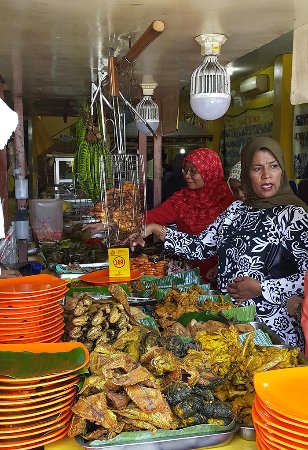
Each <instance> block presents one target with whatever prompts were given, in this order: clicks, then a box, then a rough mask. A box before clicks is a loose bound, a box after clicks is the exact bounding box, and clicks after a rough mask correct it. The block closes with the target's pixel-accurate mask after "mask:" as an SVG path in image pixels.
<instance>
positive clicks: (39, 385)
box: [0, 374, 78, 398]
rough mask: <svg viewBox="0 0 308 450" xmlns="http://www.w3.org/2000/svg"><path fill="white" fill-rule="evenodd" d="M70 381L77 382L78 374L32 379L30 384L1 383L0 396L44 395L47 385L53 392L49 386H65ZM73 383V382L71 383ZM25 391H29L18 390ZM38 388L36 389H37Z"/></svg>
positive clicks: (69, 383)
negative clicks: (50, 378) (47, 378)
mask: <svg viewBox="0 0 308 450" xmlns="http://www.w3.org/2000/svg"><path fill="white" fill-rule="evenodd" d="M72 381H74V382H76V381H77V382H78V375H76V374H73V375H66V376H62V377H61V378H56V379H52V380H45V379H43V380H39V381H33V383H32V384H18V385H14V384H9V383H7V384H4V383H1V385H0V398H7V397H8V396H9V395H10V397H12V396H15V395H16V396H18V397H23V398H25V397H31V396H38V395H44V394H46V392H47V389H46V387H48V392H53V391H52V389H51V391H50V390H49V388H52V387H53V386H54V387H55V388H57V387H59V386H60V387H63V388H65V387H66V388H67V387H68V386H69V385H71V383H72ZM73 384H74V383H73ZM23 390H25V391H27V390H30V391H29V392H20V391H23ZM37 390H38V391H37Z"/></svg>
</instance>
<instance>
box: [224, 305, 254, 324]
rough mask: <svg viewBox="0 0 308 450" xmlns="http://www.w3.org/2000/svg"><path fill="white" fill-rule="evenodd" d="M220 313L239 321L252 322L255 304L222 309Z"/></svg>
mask: <svg viewBox="0 0 308 450" xmlns="http://www.w3.org/2000/svg"><path fill="white" fill-rule="evenodd" d="M222 314H223V315H224V316H225V317H227V319H237V321H238V322H239V323H247V322H253V321H254V320H255V316H256V306H255V305H249V306H239V307H238V308H232V309H228V310H225V311H222Z"/></svg>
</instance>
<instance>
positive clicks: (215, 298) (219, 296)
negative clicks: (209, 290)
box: [198, 294, 232, 304]
mask: <svg viewBox="0 0 308 450" xmlns="http://www.w3.org/2000/svg"><path fill="white" fill-rule="evenodd" d="M222 298H223V299H224V301H226V302H230V303H232V300H231V297H230V295H228V294H205V295H198V303H199V304H202V302H205V301H207V300H211V301H212V302H218V301H219V300H221V299H222Z"/></svg>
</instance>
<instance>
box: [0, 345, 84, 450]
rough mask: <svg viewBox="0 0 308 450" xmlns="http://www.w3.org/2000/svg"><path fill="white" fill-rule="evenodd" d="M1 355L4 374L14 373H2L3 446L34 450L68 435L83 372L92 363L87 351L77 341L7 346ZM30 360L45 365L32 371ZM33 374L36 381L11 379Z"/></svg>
mask: <svg viewBox="0 0 308 450" xmlns="http://www.w3.org/2000/svg"><path fill="white" fill-rule="evenodd" d="M6 348H7V349H8V350H6ZM8 352H12V356H9V355H8ZM39 354H40V355H39ZM29 355H30V356H29ZM6 356H7V357H8V358H7V359H10V358H11V361H13V360H14V361H15V363H14V367H13V366H12V364H10V363H8V362H5V361H4V358H5V357H6ZM0 357H3V359H2V362H1V361H0V373H1V374H3V373H6V374H9V375H10V376H9V375H0V448H4V449H10V450H15V449H16V450H18V449H20V450H28V449H29V450H30V449H33V448H36V447H40V446H43V445H45V444H47V443H49V442H52V441H55V440H57V439H60V438H62V437H64V436H65V435H66V434H67V431H68V428H69V422H70V418H71V416H72V411H71V408H72V405H73V402H74V399H75V396H76V392H77V389H78V388H77V383H78V382H79V381H80V375H79V373H80V370H81V369H82V367H84V366H85V365H86V364H87V363H88V361H89V352H88V350H87V349H86V347H85V346H84V345H83V344H81V343H77V342H61V343H57V344H46V343H45V344H14V345H7V344H5V345H0ZM29 357H30V360H28V359H27V358H29ZM31 358H32V360H33V361H36V360H37V361H38V364H37V366H40V367H33V369H31V368H27V367H26V364H27V363H28V362H29V361H31ZM53 364H54V365H53ZM53 367H54V370H55V371H56V372H55V373H52V372H53ZM61 367H62V371H60V370H61ZM32 370H33V373H34V374H35V376H34V377H26V378H21V377H18V378H17V377H15V378H13V377H12V376H11V375H12V374H14V375H20V374H21V373H26V374H29V373H31V371H32ZM40 374H43V375H40Z"/></svg>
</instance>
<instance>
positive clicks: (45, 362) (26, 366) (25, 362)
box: [0, 344, 86, 378]
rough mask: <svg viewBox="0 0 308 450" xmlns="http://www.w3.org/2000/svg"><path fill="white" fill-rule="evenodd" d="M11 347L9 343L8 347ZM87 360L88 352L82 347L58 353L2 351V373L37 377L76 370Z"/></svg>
mask: <svg viewBox="0 0 308 450" xmlns="http://www.w3.org/2000/svg"><path fill="white" fill-rule="evenodd" d="M9 347H10V346H9V345H8V349H9ZM59 347H60V344H59ZM85 362H86V354H85V351H84V349H83V348H82V347H77V348H75V349H72V350H70V351H67V352H60V351H59V352H57V353H46V352H44V353H43V352H42V353H31V352H29V351H24V352H10V351H9V350H8V351H0V375H2V376H8V377H12V378H37V377H43V376H46V375H52V374H56V373H59V374H61V373H64V372H75V371H77V370H79V369H80V368H81V367H82V366H83V365H84V364H85Z"/></svg>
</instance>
